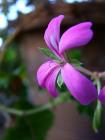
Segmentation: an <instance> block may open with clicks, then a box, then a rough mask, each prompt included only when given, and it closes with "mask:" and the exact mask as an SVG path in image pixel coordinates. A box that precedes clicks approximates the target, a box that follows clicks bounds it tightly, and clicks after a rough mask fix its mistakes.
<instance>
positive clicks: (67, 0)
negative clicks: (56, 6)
mask: <svg viewBox="0 0 105 140" xmlns="http://www.w3.org/2000/svg"><path fill="white" fill-rule="evenodd" d="M64 1H65V2H67V3H74V2H87V1H89V0H64Z"/></svg>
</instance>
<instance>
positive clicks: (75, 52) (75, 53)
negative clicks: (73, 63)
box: [69, 50, 81, 59]
mask: <svg viewBox="0 0 105 140" xmlns="http://www.w3.org/2000/svg"><path fill="white" fill-rule="evenodd" d="M69 57H70V58H72V59H74V58H75V59H80V57H81V51H80V50H72V51H70V52H69Z"/></svg>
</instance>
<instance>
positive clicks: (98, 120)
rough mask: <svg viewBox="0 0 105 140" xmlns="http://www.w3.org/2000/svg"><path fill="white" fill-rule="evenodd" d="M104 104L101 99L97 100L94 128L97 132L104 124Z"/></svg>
mask: <svg viewBox="0 0 105 140" xmlns="http://www.w3.org/2000/svg"><path fill="white" fill-rule="evenodd" d="M101 117H102V105H101V103H100V101H98V102H97V106H96V109H95V111H94V116H93V130H94V131H95V132H96V133H97V132H98V130H99V128H100V127H101V125H102V122H101V121H102V118H101Z"/></svg>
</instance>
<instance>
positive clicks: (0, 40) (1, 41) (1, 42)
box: [0, 37, 3, 48]
mask: <svg viewBox="0 0 105 140" xmlns="http://www.w3.org/2000/svg"><path fill="white" fill-rule="evenodd" d="M2 45H3V39H2V38H1V37H0V48H1V47H2Z"/></svg>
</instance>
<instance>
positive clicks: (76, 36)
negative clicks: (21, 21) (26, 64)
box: [37, 15, 105, 105]
mask: <svg viewBox="0 0 105 140" xmlns="http://www.w3.org/2000/svg"><path fill="white" fill-rule="evenodd" d="M63 18H64V16H63V15H60V16H58V17H55V18H53V19H52V20H51V21H50V23H49V25H48V27H47V29H46V31H45V34H44V39H45V42H46V44H47V46H48V48H49V49H50V50H51V51H52V52H53V53H54V54H55V55H56V56H57V57H58V58H59V61H56V60H50V61H47V62H46V63H44V64H42V65H41V66H40V68H39V69H38V72H37V79H38V83H39V85H40V86H42V87H43V88H46V89H47V90H48V92H49V93H50V94H51V95H52V96H54V97H56V96H57V95H58V92H57V89H56V79H57V76H58V74H59V73H60V74H61V77H62V79H63V81H64V83H65V85H66V87H67V88H68V90H69V91H70V93H71V94H72V96H73V97H74V98H75V99H76V100H78V101H79V102H80V103H81V104H84V105H87V104H90V103H91V102H92V101H94V100H96V99H97V97H98V93H97V90H96V88H95V86H94V85H93V83H92V82H91V81H90V80H89V79H87V78H86V77H85V76H84V75H82V74H81V73H80V72H79V71H77V70H76V68H74V67H73V66H72V65H71V64H69V63H68V62H67V61H66V60H65V58H64V52H65V51H66V50H68V49H72V48H76V47H80V46H84V45H86V44H87V43H88V42H89V41H90V40H91V39H92V36H93V32H92V30H91V26H92V23H91V22H83V23H80V24H78V25H76V26H73V27H71V28H69V29H68V30H67V31H66V32H64V34H63V35H62V37H61V38H60V24H61V21H62V20H63ZM103 90H105V88H104V89H103ZM103 90H102V91H101V93H102V92H103ZM104 93H105V92H104ZM101 98H102V99H103V93H102V94H100V98H99V99H100V100H102V99H101ZM104 98H105V97H104ZM104 101H105V99H104Z"/></svg>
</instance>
